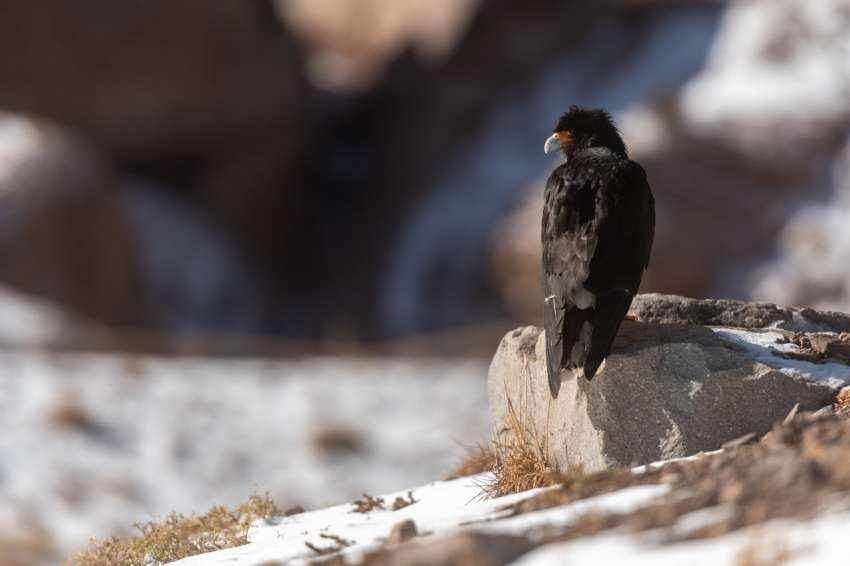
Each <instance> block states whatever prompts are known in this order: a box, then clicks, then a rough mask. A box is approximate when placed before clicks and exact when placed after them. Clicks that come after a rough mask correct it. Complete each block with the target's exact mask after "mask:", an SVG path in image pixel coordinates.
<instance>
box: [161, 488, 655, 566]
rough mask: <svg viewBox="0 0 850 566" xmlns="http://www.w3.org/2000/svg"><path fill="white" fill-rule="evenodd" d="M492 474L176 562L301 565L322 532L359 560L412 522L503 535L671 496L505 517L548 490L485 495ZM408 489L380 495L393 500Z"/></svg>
mask: <svg viewBox="0 0 850 566" xmlns="http://www.w3.org/2000/svg"><path fill="white" fill-rule="evenodd" d="M487 479H488V478H487V474H482V475H479V476H472V477H466V478H460V479H457V480H452V481H448V482H436V483H432V484H428V485H425V486H422V487H418V488H415V489H413V490H412V493H413V498H414V499H415V500H416V501H417V503H414V504H413V505H410V506H408V507H404V508H402V509H399V510H398V511H391V510H376V511H370V512H368V513H355V512H352V509H353V508H352V506H351V505H339V506H336V507H331V508H328V509H322V510H319V511H314V512H310V513H304V514H301V515H294V516H291V517H286V518H283V519H280V522H279V523H278V524H274V525H269V526H259V527H255V528H254V529H252V531H251V532H250V533H249V537H248V538H249V540H250V541H251V542H250V544H247V545H245V546H240V547H235V548H229V549H226V550H222V551H219V552H213V553H209V554H204V555H198V556H193V557H189V558H184V559H183V560H179V561H177V562H174V563H172V564H179V565H181V566H213V565H216V564H229V565H238V566H248V565H260V564H263V563H267V562H268V561H271V560H278V561H283V562H285V563H286V564H290V565H298V564H304V563H306V562H308V561H309V560H310V559H314V558H316V554H315V553H314V552H313V551H312V550H310V549H309V548H308V547H307V546H306V545H305V543H306V542H309V543H311V544H313V545H315V546H317V547H319V548H321V547H326V546H328V540H327V539H323V538H322V537H320V536H319V535H320V534H329V535H337V536H341V537H343V538H345V539H347V540H349V541H352V542H353V544H352V545H351V546H349V547H347V548H345V549H344V550H343V551H342V554H343V555H344V556H346V557H348V558H352V559H355V560H356V559H357V557H358V556H361V555H362V554H363V552H364V551H368V550H373V549H375V548H377V546H379V545H380V543H381V542H382V541H383V540H384V539H385V538H386V537H387V535H388V534H389V532H390V529H392V527H393V525H395V524H397V523H399V522H400V521H404V520H405V519H412V520H413V521H414V522H415V523H416V526H417V529H418V530H419V532H420V533H431V534H437V535H438V534H440V533H445V532H448V531H456V530H457V529H472V530H478V531H486V532H490V533H500V534H524V533H527V532H529V531H530V530H532V529H534V528H536V527H542V526H544V525H565V524H568V523H570V522H572V521H574V520H575V519H576V518H578V517H580V516H581V515H584V514H586V513H588V512H591V511H598V512H616V513H622V512H628V511H632V510H634V509H637V508H638V507H640V506H641V505H644V504H646V503H647V502H648V501H650V500H651V499H653V498H654V497H657V496H658V495H661V494H663V493H666V491H667V488H666V487H665V486H658V485H644V486H636V487H631V488H627V489H623V490H621V491H619V492H616V493H612V494H606V495H601V496H598V497H593V498H589V499H585V500H582V501H577V502H575V503H572V504H570V505H564V506H561V507H556V508H552V509H544V510H541V511H535V512H531V513H526V514H523V515H519V516H516V517H511V518H507V515H508V514H509V513H510V511H508V510H506V509H505V507H506V506H508V505H510V504H512V503H515V502H517V501H521V500H523V499H527V498H528V497H531V496H533V495H536V494H537V493H540V492H541V491H544V489H552V488H544V489H536V490H530V491H526V492H522V493H518V494H514V495H508V496H506V497H500V498H497V499H484V498H483V497H482V494H481V488H480V486H481V483H482V482H486V481H487ZM406 494H407V492H406V491H401V492H398V493H393V494H390V495H386V496H383V498H384V499H385V500H386V501H387V502H392V501H393V500H394V499H395V498H396V497H398V496H402V497H403V496H406Z"/></svg>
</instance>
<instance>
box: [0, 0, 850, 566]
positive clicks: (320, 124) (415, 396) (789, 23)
mask: <svg viewBox="0 0 850 566" xmlns="http://www.w3.org/2000/svg"><path fill="white" fill-rule="evenodd" d="M0 31H2V33H0V346H2V347H0V426H2V428H3V430H4V431H5V434H4V435H0V508H2V512H0V564H2V566H7V565H8V564H15V565H17V564H34V563H38V562H37V561H36V560H35V559H27V558H26V554H25V553H24V554H22V552H24V551H21V550H20V549H21V548H31V547H32V545H30V542H28V541H32V540H36V541H41V543H44V542H45V541H47V542H46V544H47V545H46V546H44V544H42V545H41V546H38V547H37V548H36V549H35V550H33V551H32V552H33V553H34V554H32V556H38V557H40V558H41V559H43V560H44V563H58V562H57V561H58V559H59V558H61V557H63V556H66V555H67V552H69V551H71V550H74V549H77V548H79V547H80V545H82V544H84V542H85V540H86V539H87V538H88V537H90V536H100V537H103V536H109V535H111V534H121V533H125V532H127V530H128V529H129V527H128V525H131V524H132V523H133V522H144V521H145V520H147V519H149V518H150V517H151V515H161V514H163V513H167V512H168V511H170V510H172V509H174V510H177V511H180V512H191V511H193V510H194V511H204V510H206V509H207V508H208V507H209V506H210V505H212V504H214V503H225V504H234V503H239V502H240V501H241V500H244V499H245V498H246V497H247V496H248V495H250V493H251V492H252V491H256V490H259V491H263V490H264V489H270V490H271V491H272V495H273V496H274V497H275V498H276V499H277V501H279V502H280V503H281V504H295V503H297V504H303V505H305V506H307V507H310V506H317V505H323V504H327V503H336V502H340V501H343V500H345V499H346V498H354V497H357V496H359V495H360V494H361V493H362V491H363V490H366V489H368V490H370V492H374V491H377V492H381V491H391V490H393V489H401V488H403V487H407V486H410V485H414V484H416V483H421V482H423V481H427V480H428V479H434V478H435V477H436V476H437V475H438V474H439V471H438V470H442V469H446V471H448V468H450V467H451V464H452V462H453V461H454V459H455V458H456V457H457V456H458V453H462V452H463V448H462V446H463V445H469V444H474V443H475V442H481V441H484V440H485V439H484V438H483V435H484V434H486V432H485V431H486V419H487V414H486V398H485V396H484V393H483V392H484V387H485V373H486V361H487V360H489V356H490V355H491V354H492V352H493V351H494V349H495V347H496V344H497V343H498V340H499V338H501V336H502V335H503V334H504V332H505V331H507V330H509V329H511V328H514V327H516V326H518V325H528V324H539V322H540V320H539V318H540V299H541V297H540V284H539V280H538V273H539V256H540V252H539V218H540V211H541V207H542V192H543V184H544V182H545V179H546V177H547V175H548V174H549V172H550V171H551V169H552V168H553V167H554V166H555V165H556V160H555V159H550V158H547V157H546V156H545V155H544V154H543V151H542V146H543V141H544V140H545V139H546V137H548V135H549V133H550V132H551V128H552V126H553V124H554V122H555V120H556V118H557V116H558V115H559V114H560V113H561V112H563V111H564V110H565V108H566V107H568V106H569V105H570V104H580V105H589V106H602V107H605V108H607V109H609V110H610V111H612V112H613V114H614V116H615V118H616V119H617V121H618V123H619V124H620V126H621V129H622V131H623V133H624V136H625V139H626V141H627V143H628V145H629V149H630V151H631V154H632V155H633V157H634V158H636V159H638V160H639V161H640V162H641V163H642V164H644V166H645V168H646V169H647V171H648V174H649V178H650V181H651V183H652V186H653V189H654V192H655V196H656V203H657V208H658V211H657V217H658V227H657V235H656V242H655V248H654V252H653V258H652V262H651V266H650V270H649V272H648V274H647V276H646V277H645V280H644V289H643V290H644V291H645V292H648V291H656V292H665V293H678V294H683V295H689V296H694V297H725V298H740V299H761V300H768V301H776V302H779V303H783V304H791V305H797V306H801V307H814V308H821V309H824V308H826V309H839V310H844V311H850V0H738V1H721V0H685V1H678V2H674V1H670V0H603V1H597V2H579V1H576V0H569V1H565V0H524V1H520V0H432V1H429V2H425V1H422V0H419V1H415V0H242V1H239V2H235V1H232V0H184V1H181V2H169V1H166V0H146V1H144V2H142V1H137V0H124V1H122V2H114V1H107V0H85V1H83V2H65V3H57V2H53V3H37V2H26V1H24V0H8V1H5V2H3V3H0ZM56 350H73V351H74V352H71V353H67V352H57V351H56ZM90 350H99V351H100V354H97V355H93V354H90V353H85V352H82V351H90ZM128 352H129V353H128ZM134 352H135V353H134ZM137 353H164V354H170V353H188V354H202V355H203V354H216V355H222V354H226V355H235V356H243V357H249V356H253V357H254V359H244V360H236V359H230V358H226V359H212V358H208V357H207V358H205V357H174V358H166V359H162V358H159V357H149V356H137V355H136V354H137ZM315 353H331V354H335V355H336V357H330V358H322V359H316V360H314V359H310V358H308V359H306V360H305V359H304V358H303V355H304V354H315ZM363 353H366V354H374V353H379V354H382V353H395V354H430V355H432V356H433V355H442V356H446V355H456V354H467V353H473V354H478V355H479V359H477V360H463V361H461V360H459V359H457V358H452V359H449V360H445V359H444V360H434V359H431V360H423V359H422V358H419V357H410V356H407V357H398V358H393V359H384V360H374V359H371V358H368V359H367V358H364V357H363V356H362V355H361V354H363ZM341 354H357V355H358V356H355V357H350V356H349V357H346V356H341ZM258 355H263V356H279V357H281V358H282V359H278V360H269V359H258V358H256V356H258ZM436 408H440V410H439V411H438V410H436ZM186 423H188V424H186ZM399 423H405V426H399ZM183 424H186V426H182V425H183ZM441 427H442V428H441ZM328 431H330V432H328ZM316 438H332V439H333V438H343V439H349V440H346V442H342V443H340V444H339V445H340V446H343V449H342V450H337V449H336V448H334V447H333V446H335V444H334V443H333V442H331V443H330V444H328V443H327V442H325V441H321V442H317V441H316ZM352 438H354V439H355V441H350V439H352ZM246 439H247V440H246ZM327 446H331V448H327ZM351 446H354V447H355V448H350V447H351ZM204 447H212V448H213V449H204ZM346 447H349V448H346ZM422 462H428V464H429V465H428V466H422ZM353 470H354V471H353ZM339 478H346V481H339ZM27 525H29V526H28V527H27ZM22 526H23V527H25V529H24V530H25V534H26V533H29V534H26V536H24V538H21V536H19V535H14V536H15V537H17V538H14V539H13V540H14V541H17V542H15V545H17V546H14V548H16V549H18V550H16V551H14V552H12V551H8V550H6V548H7V547H8V545H9V544H11V543H9V542H8V541H9V540H10V539H9V533H14V532H16V531H15V530H14V529H15V528H20V527H22ZM45 532H46V533H48V535H49V536H42V534H43V533H45ZM33 533H34V534H33ZM27 537H29V538H27ZM21 540H23V542H22V543H21V542H20V541H21ZM4 541H5V542H4ZM4 544H5V545H6V547H4ZM22 544H23V546H21V545H22ZM28 545H29V546H28ZM21 556H24V558H23V559H21V558H20V557H21ZM45 557H46V558H45ZM4 560H6V562H4ZM9 560H12V562H9ZM15 560H18V561H17V562H15Z"/></svg>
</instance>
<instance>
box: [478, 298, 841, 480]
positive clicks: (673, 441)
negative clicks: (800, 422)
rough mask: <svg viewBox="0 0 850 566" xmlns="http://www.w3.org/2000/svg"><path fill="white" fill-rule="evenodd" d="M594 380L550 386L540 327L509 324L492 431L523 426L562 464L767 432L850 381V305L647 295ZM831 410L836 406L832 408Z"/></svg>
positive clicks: (695, 448) (660, 454) (672, 451)
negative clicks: (848, 308)
mask: <svg viewBox="0 0 850 566" xmlns="http://www.w3.org/2000/svg"><path fill="white" fill-rule="evenodd" d="M632 313H633V315H634V316H635V317H636V318H637V320H636V321H630V320H627V321H624V323H623V325H622V327H621V329H620V333H619V335H618V336H617V339H616V340H615V342H614V347H613V350H612V353H611V355H610V356H609V357H608V359H607V360H606V363H605V365H604V367H603V369H602V371H600V372H599V373H598V374H597V376H596V377H595V378H594V379H593V381H591V382H588V381H586V380H584V379H576V378H574V377H571V376H568V375H567V374H566V372H565V374H564V375H563V376H562V380H563V381H562V384H561V390H560V394H559V396H558V398H557V399H553V398H552V397H551V396H550V394H549V388H548V384H547V378H546V366H545V346H544V336H543V331H542V330H541V329H539V328H536V327H525V328H519V329H516V330H514V331H512V332H510V333H508V334H507V335H506V336H505V337H504V339H503V340H502V342H501V344H500V345H499V348H498V351H497V352H496V355H495V357H494V358H493V361H492V363H491V365H490V372H489V378H488V396H489V403H490V419H491V426H492V434H493V436H494V438H496V439H499V438H504V437H505V435H508V434H511V430H512V428H514V427H516V426H521V427H523V428H524V429H525V430H524V431H523V432H524V433H526V434H527V435H528V436H530V437H531V438H534V439H535V440H536V441H537V442H538V443H539V444H540V446H541V447H542V448H543V449H544V450H545V452H546V453H547V454H548V457H549V460H550V461H551V462H552V463H553V464H555V465H557V466H558V467H560V468H562V469H566V468H567V467H570V466H581V467H582V468H583V469H584V470H585V471H593V470H599V469H602V468H605V467H608V466H614V465H622V466H629V465H635V464H643V463H647V462H652V461H655V460H660V459H668V458H674V457H680V456H686V455H689V454H694V453H697V452H700V451H710V450H716V449H719V448H721V447H722V446H723V445H724V444H727V443H729V442H732V441H736V440H737V441H740V440H741V439H748V438H755V437H757V436H761V435H763V434H765V433H767V432H768V431H769V430H770V428H771V427H772V426H773V425H774V424H775V423H776V422H778V421H782V420H783V419H784V418H785V417H787V416H788V415H789V413H791V412H792V411H797V410H818V409H821V408H823V407H828V406H830V404H831V403H832V401H833V400H834V399H835V397H836V395H837V394H838V392H839V391H840V389H841V388H842V387H844V386H845V385H847V384H850V335H848V334H847V331H848V330H850V316H848V315H846V314H842V313H832V312H820V311H814V310H811V309H795V308H788V307H780V306H777V305H772V304H766V303H747V302H743V301H718V300H695V299H688V298H684V297H676V296H670V295H657V294H653V295H641V296H638V297H637V298H636V299H635V301H634V304H633V309H632ZM827 410H828V409H827Z"/></svg>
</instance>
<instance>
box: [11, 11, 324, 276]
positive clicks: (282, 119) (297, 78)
mask: <svg viewBox="0 0 850 566" xmlns="http://www.w3.org/2000/svg"><path fill="white" fill-rule="evenodd" d="M0 21H2V22H4V23H5V24H6V25H5V26H4V28H3V33H2V34H0V108H6V109H9V110H13V111H20V112H26V113H31V114H38V115H42V116H46V117H48V118H50V119H52V120H55V121H56V122H58V123H61V124H63V125H66V126H70V127H71V128H73V129H74V130H75V131H76V132H77V133H78V135H80V136H81V137H82V138H84V139H87V140H89V141H91V142H93V143H94V144H95V145H96V146H97V147H99V148H100V149H102V150H104V153H105V156H106V158H107V159H108V160H110V162H112V163H113V164H117V165H118V166H119V167H120V169H122V170H123V171H126V172H129V173H130V174H131V175H134V176H139V177H143V178H145V179H147V180H148V181H149V182H150V183H152V184H154V185H157V186H159V187H161V188H162V189H163V190H168V191H171V192H175V193H179V194H180V196H182V197H183V198H186V199H188V200H191V201H193V202H195V203H196V204H197V205H198V206H199V207H200V210H201V211H202V214H203V215H204V216H206V218H207V220H206V221H208V222H212V223H215V224H218V225H219V226H221V227H223V228H224V229H225V230H226V231H227V232H228V234H229V235H230V237H231V238H232V239H233V240H234V241H235V242H237V244H238V245H239V246H240V247H241V250H242V253H244V254H245V255H246V256H247V257H249V258H250V259H251V260H252V261H254V262H255V263H256V264H257V265H258V266H260V267H261V268H263V269H264V270H265V271H266V273H267V276H269V277H273V278H275V279H276V281H278V282H284V283H286V282H288V281H289V280H290V279H294V278H295V275H297V274H298V270H297V269H295V268H294V266H297V265H298V264H299V262H303V261H304V255H303V253H302V246H300V245H299V243H298V237H299V236H300V235H302V234H304V233H305V232H309V231H311V230H314V229H315V228H314V225H315V223H314V222H312V219H313V218H315V216H313V215H312V213H311V212H310V210H309V209H307V206H308V205H309V202H310V197H309V195H308V196H307V197H304V195H303V193H304V192H307V191H304V189H305V187H304V185H305V180H304V178H303V169H304V159H305V152H306V151H307V147H308V146H309V145H310V144H311V142H310V137H311V131H310V127H311V117H310V116H311V114H312V112H313V104H314V103H313V98H312V97H311V96H310V92H311V91H310V89H309V87H308V85H307V83H306V79H305V77H304V72H303V69H302V63H301V58H300V53H299V51H298V48H297V45H296V42H295V40H294V38H293V37H292V35H291V34H290V33H289V32H288V31H287V30H286V29H285V28H283V27H282V26H281V25H280V21H279V19H278V17H277V15H276V13H275V10H274V6H273V3H272V1H271V0H265V1H264V0H251V1H246V2H231V1H229V0H213V1H209V0H189V1H184V2H169V1H167V0H153V1H147V2H140V3H133V4H132V5H128V4H118V3H114V2H109V1H107V0H95V1H92V2H86V3H85V4H65V3H58V4H51V5H49V6H48V5H39V4H34V3H32V2H26V1H23V0H13V1H10V2H4V3H3V4H2V6H0ZM308 237H309V236H308ZM284 286H285V285H284V284H281V287H284Z"/></svg>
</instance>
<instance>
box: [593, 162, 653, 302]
mask: <svg viewBox="0 0 850 566" xmlns="http://www.w3.org/2000/svg"><path fill="white" fill-rule="evenodd" d="M593 223H594V226H593V231H594V233H595V235H596V237H597V241H596V250H595V253H594V255H593V259H592V261H591V263H590V274H589V276H588V278H587V280H585V282H584V287H585V288H586V289H587V290H588V291H590V292H591V293H593V294H595V295H605V294H607V293H612V292H618V291H626V292H627V293H628V294H630V295H634V294H636V293H637V291H638V287H639V286H640V280H641V278H642V276H643V271H644V270H645V269H646V266H647V265H648V264H649V256H650V252H651V250H652V240H653V238H654V235H655V201H654V199H653V197H652V191H651V190H650V188H649V183H648V182H647V179H646V173H645V172H644V170H643V168H642V167H641V166H640V165H638V164H637V163H635V162H633V161H628V162H626V164H625V165H624V166H623V167H621V168H618V169H617V170H616V171H614V172H613V174H612V176H611V177H610V178H608V179H606V180H604V181H602V182H601V183H600V186H599V188H598V190H597V191H596V215H595V217H594V219H593Z"/></svg>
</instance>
